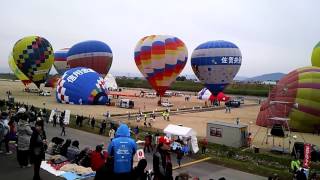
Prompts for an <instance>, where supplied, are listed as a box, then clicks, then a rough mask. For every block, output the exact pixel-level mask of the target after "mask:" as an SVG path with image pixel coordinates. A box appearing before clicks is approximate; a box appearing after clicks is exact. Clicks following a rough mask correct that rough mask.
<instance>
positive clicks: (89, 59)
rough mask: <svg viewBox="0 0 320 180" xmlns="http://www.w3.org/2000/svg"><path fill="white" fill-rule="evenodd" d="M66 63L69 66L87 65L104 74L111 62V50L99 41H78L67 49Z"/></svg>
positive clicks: (106, 72)
mask: <svg viewBox="0 0 320 180" xmlns="http://www.w3.org/2000/svg"><path fill="white" fill-rule="evenodd" d="M67 64H68V65H69V66H70V68H75V67H87V68H91V69H93V70H95V71H96V72H98V73H100V74H104V75H106V74H108V72H109V70H110V67H111V64H112V51H111V49H110V47H109V46H108V45H107V44H106V43H104V42H101V41H84V42H80V43H78V44H75V45H73V46H72V47H71V48H70V49H69V52H68V57H67Z"/></svg>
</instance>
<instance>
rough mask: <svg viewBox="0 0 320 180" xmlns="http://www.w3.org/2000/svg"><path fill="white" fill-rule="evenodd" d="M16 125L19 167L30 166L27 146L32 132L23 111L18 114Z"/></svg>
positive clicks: (28, 146)
mask: <svg viewBox="0 0 320 180" xmlns="http://www.w3.org/2000/svg"><path fill="white" fill-rule="evenodd" d="M19 117H20V118H19V123H18V127H17V136H18V146H17V160H18V163H19V165H20V167H21V168H25V167H30V166H31V165H30V163H29V148H30V138H31V135H32V133H33V131H32V129H31V126H30V124H29V123H28V115H27V114H26V113H23V114H21V115H20V116H19Z"/></svg>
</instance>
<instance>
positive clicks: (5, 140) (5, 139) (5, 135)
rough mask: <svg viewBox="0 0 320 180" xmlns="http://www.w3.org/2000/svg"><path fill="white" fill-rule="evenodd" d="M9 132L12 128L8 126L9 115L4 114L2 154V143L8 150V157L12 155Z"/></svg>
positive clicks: (0, 126)
mask: <svg viewBox="0 0 320 180" xmlns="http://www.w3.org/2000/svg"><path fill="white" fill-rule="evenodd" d="M9 131H10V127H9V125H8V113H7V112H2V113H1V118H0V153H3V151H1V145H2V143H4V144H5V148H6V154H8V155H9V154H12V152H11V151H10V150H9V139H8V134H9Z"/></svg>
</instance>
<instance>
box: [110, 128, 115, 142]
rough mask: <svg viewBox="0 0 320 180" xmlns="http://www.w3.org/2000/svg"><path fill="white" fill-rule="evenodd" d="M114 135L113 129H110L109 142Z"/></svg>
mask: <svg viewBox="0 0 320 180" xmlns="http://www.w3.org/2000/svg"><path fill="white" fill-rule="evenodd" d="M114 133H115V130H114V129H113V128H111V129H110V130H109V137H110V141H112V139H113V138H114Z"/></svg>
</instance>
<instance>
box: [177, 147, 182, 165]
mask: <svg viewBox="0 0 320 180" xmlns="http://www.w3.org/2000/svg"><path fill="white" fill-rule="evenodd" d="M176 153H177V163H178V165H179V168H180V166H181V160H182V158H183V155H184V153H183V151H182V149H181V148H180V147H178V148H177V152H176Z"/></svg>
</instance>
